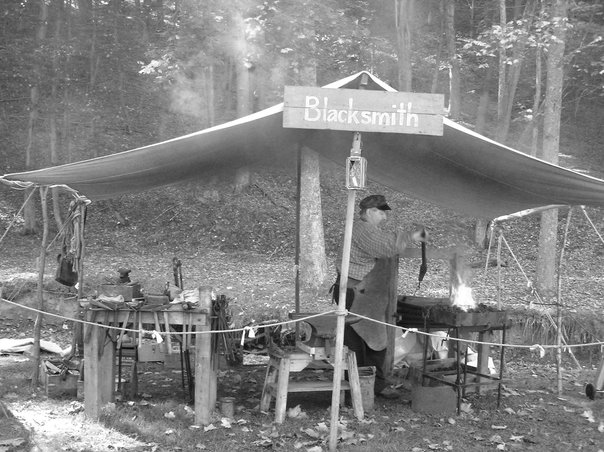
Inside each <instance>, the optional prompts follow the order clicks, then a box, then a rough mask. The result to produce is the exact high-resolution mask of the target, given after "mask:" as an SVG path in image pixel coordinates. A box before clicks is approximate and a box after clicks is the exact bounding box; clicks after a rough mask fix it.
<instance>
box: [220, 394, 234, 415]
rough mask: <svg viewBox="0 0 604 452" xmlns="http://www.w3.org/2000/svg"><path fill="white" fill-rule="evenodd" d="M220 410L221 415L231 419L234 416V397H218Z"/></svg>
mask: <svg viewBox="0 0 604 452" xmlns="http://www.w3.org/2000/svg"><path fill="white" fill-rule="evenodd" d="M220 412H221V413H222V416H223V417H226V418H229V419H233V418H234V417H235V397H222V398H221V399H220Z"/></svg>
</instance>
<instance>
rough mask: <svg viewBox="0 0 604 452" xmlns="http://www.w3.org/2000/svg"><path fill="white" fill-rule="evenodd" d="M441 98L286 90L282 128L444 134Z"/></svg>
mask: <svg viewBox="0 0 604 452" xmlns="http://www.w3.org/2000/svg"><path fill="white" fill-rule="evenodd" d="M443 114H444V96H443V95H442V94H427V93H402V92H396V91H395V92H388V91H373V90H358V89H335V88H314V87H308V86H286V87H285V95H284V108H283V127H288V128H298V129H331V130H349V131H351V132H388V133H412V134H420V135H439V136H440V135H442V134H443Z"/></svg>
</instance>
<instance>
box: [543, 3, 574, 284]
mask: <svg viewBox="0 0 604 452" xmlns="http://www.w3.org/2000/svg"><path fill="white" fill-rule="evenodd" d="M567 11H568V0H555V1H554V3H553V5H552V7H551V12H550V17H552V18H555V21H554V24H553V35H552V37H551V39H550V40H549V43H548V51H547V59H546V67H547V76H546V88H545V100H544V113H543V159H544V160H546V161H548V162H551V163H554V164H557V163H558V152H559V147H560V116H561V111H562V84H563V79H564V47H565V38H566V18H567ZM557 226H558V210H557V209H552V210H550V211H547V212H544V213H543V214H541V231H540V234H539V254H538V259H537V287H538V288H539V289H540V290H542V291H544V292H546V293H550V294H551V293H555V289H556V278H555V263H556V242H557V240H556V239H557Z"/></svg>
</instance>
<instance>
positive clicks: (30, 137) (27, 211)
mask: <svg viewBox="0 0 604 452" xmlns="http://www.w3.org/2000/svg"><path fill="white" fill-rule="evenodd" d="M38 6H39V8H40V9H39V22H38V23H39V25H38V29H37V31H36V46H37V48H38V49H40V48H41V46H42V45H43V44H44V43H45V40H46V34H47V30H48V5H47V3H46V2H45V1H44V0H40V1H39V2H38ZM40 58H43V52H41V51H39V52H37V55H36V56H35V58H34V64H33V71H32V72H33V80H32V81H31V88H30V90H29V96H30V109H29V123H28V127H27V147H26V148H25V169H27V170H30V169H33V166H34V158H33V155H32V152H33V147H34V145H35V136H36V134H35V129H36V122H37V120H38V117H39V115H40V82H41V78H42V61H40ZM29 194H30V192H29V190H28V191H26V193H25V199H26V200H27V199H28V198H29ZM23 218H24V225H23V233H24V234H34V233H36V232H37V229H38V226H37V222H36V213H35V207H34V204H33V202H32V201H31V199H30V200H29V201H28V202H27V203H26V205H25V208H24V209H23Z"/></svg>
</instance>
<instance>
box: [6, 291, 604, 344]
mask: <svg viewBox="0 0 604 452" xmlns="http://www.w3.org/2000/svg"><path fill="white" fill-rule="evenodd" d="M0 300H1V301H4V302H6V303H9V304H12V305H14V306H17V307H20V308H22V309H26V310H29V311H33V312H36V313H39V314H42V315H48V316H51V317H56V318H60V319H63V320H65V321H70V322H77V323H82V324H84V325H91V326H96V327H99V328H105V329H107V330H119V331H125V332H133V333H143V334H144V333H148V334H149V335H153V334H157V335H162V336H166V335H168V334H178V335H197V334H221V333H237V332H241V333H242V334H245V333H250V331H254V332H255V330H257V329H259V328H272V327H277V326H283V325H288V324H291V323H297V322H304V321H306V320H308V319H312V318H315V317H321V316H324V315H326V314H337V312H336V310H335V309H334V310H331V311H324V312H320V313H317V314H312V315H309V316H306V317H301V318H297V319H295V320H294V319H292V320H287V321H283V322H272V323H259V324H257V325H247V326H243V327H241V328H233V329H228V330H210V331H178V332H167V331H157V330H146V329H131V328H122V327H120V326H112V325H104V324H100V323H95V322H89V321H87V320H82V319H74V318H71V317H65V316H62V315H59V314H53V313H51V312H45V311H40V310H38V309H36V308H31V307H29V306H25V305H21V304H19V303H15V302H14V301H10V300H7V299H5V298H0ZM95 312H107V313H111V312H115V311H111V310H108V309H107V310H97V311H95ZM130 312H154V311H130ZM155 312H163V311H155ZM345 313H346V314H347V315H350V316H354V317H358V318H360V319H363V320H368V321H370V322H373V323H376V324H378V325H384V326H386V327H388V328H395V329H398V330H401V331H404V332H409V333H415V334H419V335H422V336H429V337H438V338H440V339H442V336H441V335H438V334H434V333H428V332H425V331H419V330H418V329H417V328H407V327H402V326H398V325H392V324H390V323H386V322H382V321H379V320H375V319H372V318H370V317H366V316H364V315H361V314H355V313H354V312H349V311H345ZM208 315H209V314H208ZM251 337H253V336H251ZM447 340H450V341H456V342H464V343H468V344H478V345H489V346H496V347H506V348H520V349H531V350H535V349H539V350H542V349H543V350H545V349H557V348H561V349H562V350H565V349H571V348H581V347H591V346H596V345H599V346H602V345H604V341H598V342H589V343H585V344H565V345H562V346H558V345H540V344H533V345H524V344H511V343H505V344H502V343H498V342H482V341H477V340H472V339H461V338H457V337H447Z"/></svg>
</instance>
